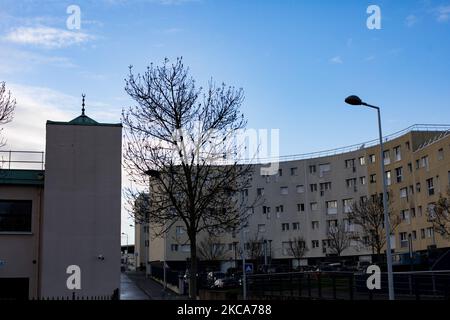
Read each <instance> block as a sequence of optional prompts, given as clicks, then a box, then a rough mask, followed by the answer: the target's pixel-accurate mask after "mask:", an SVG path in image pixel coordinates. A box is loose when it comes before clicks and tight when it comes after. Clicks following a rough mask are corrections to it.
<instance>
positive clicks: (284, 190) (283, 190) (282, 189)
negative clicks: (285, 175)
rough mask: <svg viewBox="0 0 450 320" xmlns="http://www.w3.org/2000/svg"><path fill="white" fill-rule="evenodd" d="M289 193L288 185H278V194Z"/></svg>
mask: <svg viewBox="0 0 450 320" xmlns="http://www.w3.org/2000/svg"><path fill="white" fill-rule="evenodd" d="M288 193H289V189H288V187H280V194H281V195H287V194H288Z"/></svg>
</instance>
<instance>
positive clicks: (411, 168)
mask: <svg viewBox="0 0 450 320" xmlns="http://www.w3.org/2000/svg"><path fill="white" fill-rule="evenodd" d="M408 171H409V173H412V172H413V167H412V163H411V162H409V163H408Z"/></svg>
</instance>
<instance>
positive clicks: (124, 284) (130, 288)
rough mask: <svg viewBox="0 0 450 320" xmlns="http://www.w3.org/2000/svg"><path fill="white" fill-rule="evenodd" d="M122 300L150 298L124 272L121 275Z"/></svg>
mask: <svg viewBox="0 0 450 320" xmlns="http://www.w3.org/2000/svg"><path fill="white" fill-rule="evenodd" d="M120 300H150V296H148V295H147V294H146V293H145V292H144V291H143V290H141V289H140V288H139V287H138V286H137V285H136V283H134V281H132V280H131V279H130V278H129V277H128V275H126V274H125V273H123V272H122V273H121V274H120Z"/></svg>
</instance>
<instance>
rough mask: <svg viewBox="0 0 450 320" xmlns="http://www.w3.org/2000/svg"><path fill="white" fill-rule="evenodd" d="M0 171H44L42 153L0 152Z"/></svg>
mask: <svg viewBox="0 0 450 320" xmlns="http://www.w3.org/2000/svg"><path fill="white" fill-rule="evenodd" d="M0 169H4V170H11V169H19V170H44V152H43V151H12V150H0Z"/></svg>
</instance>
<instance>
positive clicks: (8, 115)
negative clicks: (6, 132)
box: [0, 82, 16, 147]
mask: <svg viewBox="0 0 450 320" xmlns="http://www.w3.org/2000/svg"><path fill="white" fill-rule="evenodd" d="M15 107H16V99H14V98H13V97H12V95H11V91H7V90H6V84H5V82H0V147H2V146H4V145H5V143H6V141H5V139H4V138H2V136H1V132H2V130H3V128H2V126H3V125H4V124H6V123H8V122H11V121H12V118H13V113H14V108H15Z"/></svg>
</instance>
